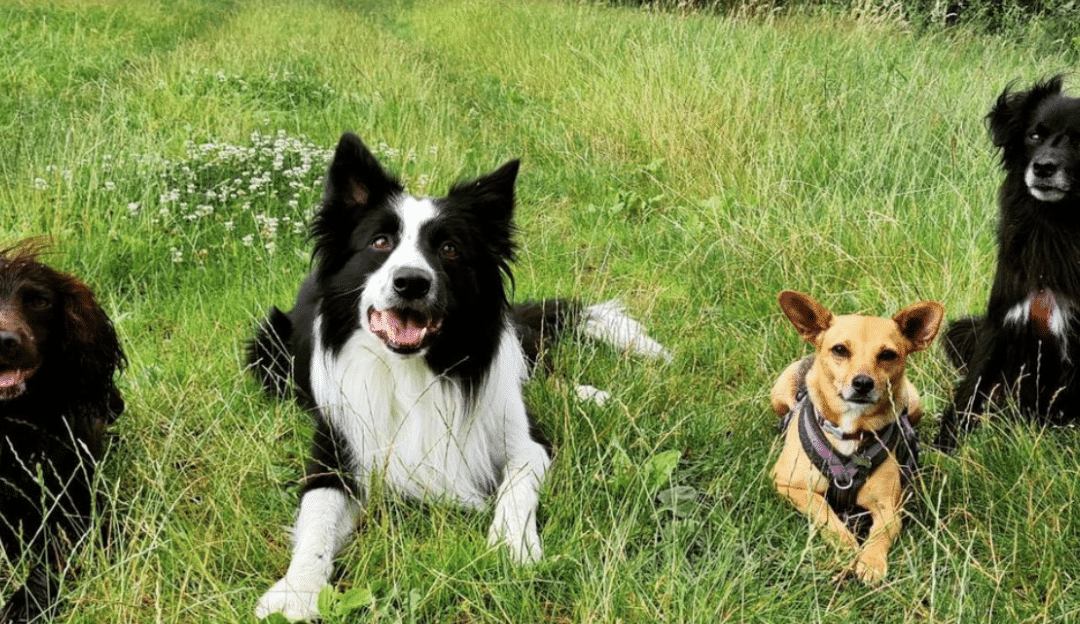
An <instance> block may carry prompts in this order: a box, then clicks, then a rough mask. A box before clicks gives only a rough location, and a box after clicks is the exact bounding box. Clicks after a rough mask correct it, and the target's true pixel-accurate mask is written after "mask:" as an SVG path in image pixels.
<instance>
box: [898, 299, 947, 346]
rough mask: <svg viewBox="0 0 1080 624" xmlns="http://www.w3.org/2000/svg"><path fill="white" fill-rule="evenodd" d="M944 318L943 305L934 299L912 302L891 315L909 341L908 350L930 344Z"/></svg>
mask: <svg viewBox="0 0 1080 624" xmlns="http://www.w3.org/2000/svg"><path fill="white" fill-rule="evenodd" d="M944 318H945V306H943V305H941V304H940V303H938V302H936V301H923V302H921V303H914V304H912V305H909V306H908V307H906V308H904V309H903V310H900V311H899V312H897V313H896V314H895V315H893V321H894V322H895V323H896V325H897V327H899V328H900V333H901V334H903V336H904V338H907V339H908V341H909V342H910V343H911V349H910V352H915V351H922V350H923V349H925V348H926V347H929V346H930V343H931V342H933V341H934V338H935V337H936V336H937V334H938V329H940V328H941V321H942V319H944Z"/></svg>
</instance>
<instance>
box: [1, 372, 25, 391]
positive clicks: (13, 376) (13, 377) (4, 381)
mask: <svg viewBox="0 0 1080 624" xmlns="http://www.w3.org/2000/svg"><path fill="white" fill-rule="evenodd" d="M20 381H22V371H18V370H9V371H4V372H2V373H0V388H10V387H12V386H15V385H17V384H18V383H19V382H20Z"/></svg>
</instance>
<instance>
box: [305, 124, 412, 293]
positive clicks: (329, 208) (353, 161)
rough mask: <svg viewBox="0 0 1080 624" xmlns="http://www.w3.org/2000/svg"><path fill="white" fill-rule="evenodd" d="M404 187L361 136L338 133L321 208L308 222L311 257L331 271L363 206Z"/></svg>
mask: <svg viewBox="0 0 1080 624" xmlns="http://www.w3.org/2000/svg"><path fill="white" fill-rule="evenodd" d="M404 191H405V189H404V187H402V186H401V183H400V182H398V180H397V178H394V177H392V176H390V175H388V174H387V173H386V172H385V171H383V168H382V167H380V166H379V161H377V160H375V156H374V155H372V153H371V152H370V151H369V150H368V148H367V147H365V146H364V143H363V142H362V141H361V140H360V137H358V136H356V135H355V134H353V133H351V132H346V133H345V134H343V135H341V140H340V141H338V146H337V150H336V151H335V152H334V160H333V161H332V162H331V163H330V170H329V171H328V172H327V174H326V188H325V190H324V191H323V200H322V208H321V209H320V210H319V212H318V213H317V214H316V215H315V218H314V219H313V220H312V222H311V238H312V239H314V240H315V249H314V250H313V251H312V257H313V258H315V259H318V261H319V265H320V269H321V270H322V271H331V272H332V271H335V270H337V268H338V267H340V266H341V264H342V263H344V261H345V258H346V257H347V254H348V253H349V249H350V238H351V237H352V233H353V230H354V229H356V224H357V223H358V222H359V220H360V218H361V216H362V215H363V214H364V210H365V209H366V208H368V207H370V206H378V205H380V204H381V203H382V202H384V201H386V199H387V197H389V196H390V195H392V194H394V193H403V192H404Z"/></svg>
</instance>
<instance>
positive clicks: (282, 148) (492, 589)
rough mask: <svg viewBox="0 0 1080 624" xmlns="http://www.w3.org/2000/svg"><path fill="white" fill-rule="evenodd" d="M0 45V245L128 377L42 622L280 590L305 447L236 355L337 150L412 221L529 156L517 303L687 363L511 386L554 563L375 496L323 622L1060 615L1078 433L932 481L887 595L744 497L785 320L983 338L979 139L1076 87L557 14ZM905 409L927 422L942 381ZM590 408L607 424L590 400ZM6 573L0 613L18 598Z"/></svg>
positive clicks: (935, 377) (43, 31) (222, 19)
mask: <svg viewBox="0 0 1080 624" xmlns="http://www.w3.org/2000/svg"><path fill="white" fill-rule="evenodd" d="M0 22H3V23H4V24H5V28H4V29H3V32H0V61H2V62H0V144H3V145H5V146H6V148H7V149H6V153H5V158H3V159H0V204H2V205H3V206H4V207H5V218H4V219H3V220H0V240H11V241H13V240H17V239H20V238H23V237H26V236H36V235H47V236H50V237H52V239H53V240H54V252H53V253H51V254H50V255H49V256H48V260H49V261H50V262H51V263H52V264H54V265H56V266H58V267H60V268H62V269H64V270H68V271H72V272H74V273H77V274H78V275H80V276H82V277H83V278H84V279H86V280H87V281H88V282H90V283H91V284H92V285H93V286H94V288H95V289H96V291H97V292H98V293H99V296H100V298H101V299H102V301H103V303H104V305H105V307H106V309H107V310H108V311H109V313H110V314H111V316H112V317H113V318H114V320H115V321H116V325H117V328H118V331H119V333H120V335H121V338H122V340H123V343H124V345H125V348H126V350H127V353H128V357H129V359H130V366H129V368H128V369H127V371H125V373H124V375H123V376H122V378H121V380H120V383H121V386H122V388H123V391H124V394H125V397H126V399H127V402H128V411H127V412H126V413H125V414H124V416H123V418H122V419H121V420H120V421H119V422H118V423H117V426H116V428H115V433H116V440H115V444H113V445H112V450H111V451H110V454H109V456H108V457H107V459H106V462H105V464H104V468H103V471H102V473H103V474H102V482H103V487H104V488H106V489H108V490H109V491H111V492H112V493H113V494H112V496H111V497H110V500H109V503H108V505H107V506H106V508H105V509H104V510H103V512H102V513H103V515H104V516H105V517H106V518H107V519H108V520H109V521H110V522H113V523H115V524H116V525H117V526H118V527H119V532H118V535H119V536H120V538H119V539H117V540H115V541H114V542H113V544H112V545H111V546H110V547H108V548H107V549H106V548H103V547H100V546H91V547H89V548H87V549H86V550H85V551H83V552H81V553H80V554H79V555H78V556H77V563H78V565H79V567H80V568H81V574H80V576H79V580H78V581H77V582H75V583H74V584H72V586H71V587H70V610H69V613H68V615H67V616H66V617H65V618H64V619H63V620H62V621H63V622H66V623H76V622H79V623H81V622H95V623H96V622H138V623H144V622H250V621H254V616H253V615H252V611H253V608H254V604H255V601H256V600H257V598H258V596H259V595H261V592H263V591H264V590H265V589H266V588H267V587H269V585H270V584H271V583H272V582H273V581H275V580H276V579H277V578H278V577H279V576H280V575H281V574H282V573H283V572H284V570H285V567H286V566H287V563H288V558H289V545H288V537H287V534H286V532H285V530H284V529H283V527H284V526H287V525H289V524H290V523H291V521H292V514H293V513H294V511H295V508H296V504H297V491H296V482H297V479H298V478H299V476H300V474H301V471H302V467H303V463H304V460H305V457H306V453H307V450H306V445H307V439H308V436H309V435H310V425H309V424H308V422H307V417H306V416H305V415H304V414H303V413H302V412H301V411H300V410H298V409H297V408H295V407H294V406H292V405H289V404H284V403H276V402H273V401H270V400H267V399H265V398H263V397H262V396H261V395H260V393H259V392H258V391H257V388H256V384H255V383H254V382H253V381H252V380H251V379H250V378H249V377H248V376H247V375H245V374H244V370H243V369H244V365H243V355H242V351H243V342H244V340H245V339H246V338H247V337H248V336H250V334H251V329H252V327H253V325H254V324H255V323H256V322H257V320H258V319H259V318H260V316H261V315H262V313H263V311H264V310H265V309H266V308H267V307H268V306H269V305H272V304H276V305H279V306H288V305H289V304H290V303H291V301H292V297H293V295H294V293H295V290H296V287H297V285H298V284H299V282H300V280H301V279H302V277H303V276H304V274H305V273H306V271H307V267H308V251H309V244H308V242H307V241H306V240H305V238H304V235H303V227H304V225H305V223H306V221H307V219H308V218H309V217H310V214H311V209H312V208H313V206H314V205H315V204H316V202H317V200H318V197H319V193H320V186H319V184H320V180H321V176H322V171H323V168H324V166H325V159H326V157H327V151H326V150H328V149H330V148H332V147H333V145H334V144H335V142H336V140H337V137H338V136H339V134H340V133H341V132H342V131H343V130H346V129H352V130H355V131H357V132H358V133H359V134H360V135H361V136H362V137H363V138H364V139H365V140H366V141H367V142H368V144H369V145H370V146H372V147H373V148H374V149H376V151H377V152H378V155H379V157H380V158H381V160H382V161H383V162H384V163H385V164H386V165H387V167H388V168H390V169H392V170H394V171H398V172H400V173H401V174H402V175H403V177H404V179H405V181H406V183H407V185H408V186H409V187H410V188H411V189H412V190H413V191H414V192H418V193H431V194H440V193H443V192H445V191H446V189H447V188H448V186H449V185H450V184H451V183H452V182H453V181H454V180H456V179H458V178H460V177H466V176H473V175H476V174H479V173H482V172H485V171H488V170H491V169H492V168H494V167H495V166H497V165H498V164H500V163H501V162H503V161H505V160H507V159H510V158H515V157H521V158H522V159H523V168H522V173H521V176H520V179H519V187H518V191H519V202H518V211H517V222H518V225H519V227H520V236H519V240H520V242H521V243H522V253H521V258H520V261H519V262H518V263H517V265H516V267H515V274H516V283H517V292H516V297H517V298H518V299H524V298H529V297H537V296H552V295H569V296H576V297H580V298H582V299H584V300H587V301H600V300H604V299H606V298H610V297H616V296H617V297H619V298H621V299H623V300H624V301H625V302H626V303H627V304H628V306H629V308H630V310H631V311H632V312H633V314H634V315H635V316H637V317H638V318H641V319H643V320H644V321H645V324H646V325H647V326H648V327H649V328H650V330H651V331H652V332H653V334H654V335H655V336H657V337H658V338H659V339H660V340H661V341H662V342H664V343H665V344H666V345H668V346H670V347H671V348H672V349H673V350H674V351H675V352H676V353H677V357H676V360H675V362H674V363H673V364H671V365H663V364H659V363H653V362H642V361H638V360H634V359H628V358H623V357H619V356H618V355H617V354H613V353H611V352H608V351H605V350H603V349H597V348H594V347H592V346H591V345H569V346H567V347H566V348H563V349H561V350H560V352H559V353H558V354H557V358H556V361H557V370H558V373H557V374H556V375H554V376H553V377H551V378H548V379H541V380H537V381H535V382H533V383H532V384H531V385H530V386H529V387H528V390H527V396H528V400H529V403H530V405H531V406H532V408H533V411H534V412H535V415H536V416H537V417H538V419H539V420H540V421H541V423H542V426H543V428H544V430H545V431H546V432H547V433H548V435H549V437H550V438H551V439H552V440H554V442H555V447H556V461H555V464H554V466H553V469H552V471H551V472H550V476H549V478H548V480H547V483H546V486H545V491H544V496H543V508H542V512H541V513H542V517H541V520H542V538H543V540H544V544H545V554H546V558H545V560H544V561H543V562H542V563H540V564H538V565H536V566H534V567H531V568H528V569H523V570H519V569H514V568H512V567H511V566H510V565H509V563H508V561H507V560H506V558H505V556H503V555H500V554H498V553H490V552H488V551H487V550H486V548H485V537H486V526H487V523H488V522H489V521H490V518H489V516H488V515H486V514H471V513H467V512H464V511H460V510H456V509H453V508H445V507H440V506H421V505H416V504H412V503H408V502H401V501H396V500H394V499H393V498H392V497H391V496H389V495H383V494H377V495H376V496H375V497H374V500H373V502H372V504H371V507H370V509H369V510H368V515H367V516H366V518H365V519H364V521H363V522H362V525H361V528H360V530H359V532H358V534H357V539H356V540H355V541H354V543H353V544H351V545H350V546H349V547H348V548H347V549H346V551H345V552H344V553H343V554H342V556H341V558H340V561H339V564H338V569H339V577H338V578H337V579H336V582H335V589H336V591H337V593H336V594H335V595H334V596H328V597H327V602H328V610H329V611H330V612H332V613H337V614H338V615H330V617H328V621H330V622H346V621H347V622H367V621H371V622H657V621H660V622H714V621H755V622H756V621H761V622H806V621H825V622H847V621H859V622H983V621H988V620H993V621H995V622H1067V621H1071V620H1074V619H1076V617H1077V615H1078V612H1080V599H1078V598H1077V597H1076V596H1077V595H1078V594H1077V591H1076V590H1077V587H1076V584H1077V577H1076V573H1075V571H1076V570H1078V569H1080V560H1078V555H1077V553H1078V552H1080V548H1078V546H1080V512H1078V511H1076V510H1075V507H1076V502H1077V494H1078V493H1077V487H1078V486H1077V483H1080V479H1078V478H1077V476H1078V475H1077V472H1078V467H1080V459H1078V458H1077V454H1076V451H1075V449H1076V448H1077V446H1078V445H1077V442H1078V440H1077V436H1078V434H1077V433H1076V431H1074V430H1072V429H1049V430H1043V429H1040V428H1038V427H1034V426H1029V425H1020V426H1017V425H1013V424H1009V423H1007V422H1004V421H1002V422H995V423H991V424H990V425H989V426H986V427H984V428H982V429H981V430H980V431H979V432H977V433H976V434H975V435H973V436H972V437H971V438H970V440H969V443H968V444H967V445H966V446H965V447H964V448H963V449H962V450H961V451H960V453H959V454H957V455H956V456H954V457H942V456H938V455H933V454H931V455H928V456H927V457H926V462H925V463H926V467H925V469H924V471H923V472H922V476H921V483H920V487H919V490H918V494H917V501H916V504H914V505H913V506H912V508H911V518H910V521H909V522H908V523H907V525H906V528H905V531H904V532H903V534H902V536H901V538H900V540H899V541H898V543H897V544H896V545H895V547H894V549H893V552H892V555H891V557H890V563H891V572H890V577H889V580H888V582H887V583H886V584H884V585H883V586H880V587H876V588H867V587H865V586H862V585H860V584H859V583H856V582H840V583H838V582H835V581H834V580H833V576H834V574H835V573H836V571H837V570H838V569H840V568H841V567H842V566H843V565H845V564H846V563H849V562H850V557H849V556H848V554H847V553H844V552H841V551H838V550H836V549H835V548H833V547H831V546H830V545H828V544H827V543H826V542H825V541H824V540H823V539H821V538H820V537H819V536H814V535H811V533H810V531H809V530H808V527H807V524H806V521H805V519H803V518H802V517H800V516H798V515H797V514H796V513H795V512H794V511H793V510H791V509H790V508H789V506H788V505H786V504H785V503H784V502H783V501H781V500H780V499H779V498H778V497H777V496H776V495H775V494H774V492H773V489H772V486H771V483H770V481H769V480H768V478H767V470H768V468H769V467H770V466H771V463H772V461H773V460H774V457H775V454H776V451H777V448H778V447H777V439H776V435H775V427H774V418H773V417H772V416H771V415H770V413H769V410H768V407H767V392H768V389H769V387H770V386H771V384H772V382H773V380H774V379H775V377H776V376H777V375H778V374H779V372H780V371H781V370H782V369H783V367H784V366H785V365H786V364H787V363H788V362H790V361H791V360H794V359H795V358H797V357H800V356H801V355H803V354H805V353H806V352H807V349H806V347H805V346H804V345H802V344H801V343H800V342H799V340H798V338H797V336H796V334H795V332H794V331H793V329H792V328H791V327H790V326H789V325H788V324H787V322H786V321H785V320H784V319H783V317H782V315H781V314H779V310H778V307H777V305H776V303H775V301H776V300H775V297H776V293H777V292H778V291H780V290H782V289H785V288H793V289H799V290H803V291H806V292H809V293H812V294H813V295H814V296H815V297H817V298H819V299H820V300H821V301H822V302H823V303H825V304H826V305H828V306H831V307H833V308H834V309H836V310H838V311H842V312H862V313H875V314H892V313H893V312H895V311H896V310H898V309H900V308H901V307H903V306H904V305H906V304H908V303H911V302H914V301H916V300H920V299H936V300H940V301H942V302H944V304H945V305H946V308H947V310H948V314H949V316H950V317H956V316H960V315H962V314H965V313H969V312H976V311H978V310H980V309H981V307H982V306H983V305H984V300H985V296H986V292H987V290H988V287H989V276H990V274H991V272H992V269H993V240H992V237H993V227H994V214H995V209H994V197H995V189H996V186H997V183H998V180H999V174H998V173H997V172H996V171H995V163H994V160H995V155H994V154H993V153H992V151H991V148H990V146H989V140H988V138H987V136H986V133H985V130H984V128H983V125H982V117H983V115H984V114H985V113H986V111H987V110H988V108H989V105H990V103H991V102H992V101H993V98H994V97H996V95H997V94H998V93H999V92H1000V90H1001V89H1002V88H1004V86H1005V85H1006V84H1007V83H1008V82H1009V81H1011V80H1013V79H1020V80H1021V84H1023V83H1025V82H1030V81H1033V80H1034V79H1036V78H1039V77H1042V76H1045V75H1048V74H1050V73H1053V72H1057V71H1061V70H1068V69H1069V68H1071V67H1073V66H1075V57H1074V55H1072V54H1071V53H1068V52H1060V53H1055V52H1052V51H1049V52H1047V51H1046V50H1047V49H1048V46H1027V45H1024V42H1023V41H1021V42H1014V41H1012V40H1007V39H997V38H992V37H988V36H985V35H980V34H978V33H976V32H975V31H967V30H964V29H954V30H950V31H943V32H928V33H922V34H920V35H918V36H916V35H913V34H911V33H910V32H909V31H908V29H906V28H905V27H904V26H903V24H901V23H900V22H898V21H897V19H895V18H894V17H893V16H890V15H888V14H887V13H875V12H873V11H862V12H861V13H860V14H859V16H857V17H855V16H851V15H846V14H838V13H836V12H826V11H805V12H803V13H796V14H789V15H785V16H772V17H765V18H760V19H737V18H734V19H726V18H720V17H717V16H709V15H695V14H693V13H681V14H680V13H660V12H650V11H644V12H643V11H636V10H630V9H624V8H612V7H608V6H600V5H597V4H591V3H572V2H531V3H517V2H509V1H499V0H493V1H483V0H455V1H447V2H434V1H430V2H428V1H421V0H417V1H416V2H404V1H401V2H391V3H378V2H351V3H349V2H335V1H323V2H317V1H314V0H309V1H305V0H280V1H276V2H274V1H265V2H246V3H239V2H204V1H202V0H185V1H182V2H176V3H164V2H139V3H136V2H126V1H124V0H97V1H95V2H89V3H87V2H76V1H73V0H19V1H16V2H14V3H7V4H5V5H4V6H3V7H0ZM1033 50H1037V51H1033ZM911 376H912V378H913V379H914V381H915V382H916V384H917V385H918V387H919V388H920V389H921V390H922V392H923V394H924V396H925V398H926V401H927V403H928V405H929V407H930V410H931V412H933V411H940V410H941V409H942V408H943V407H944V405H945V402H946V401H947V398H948V393H949V392H950V388H951V385H952V383H953V381H954V377H955V375H954V373H953V372H952V371H951V370H950V369H949V368H948V367H947V365H946V363H945V362H944V358H943V356H942V355H941V352H940V351H939V350H938V349H936V348H935V349H932V350H931V351H930V352H928V353H923V354H919V355H917V356H915V357H914V358H913V361H912V366H911ZM579 382H580V383H591V384H593V385H596V386H600V387H603V388H604V389H607V390H609V391H611V392H612V393H613V395H614V397H615V399H616V400H615V401H614V402H613V403H611V404H609V405H606V406H604V407H596V406H590V405H585V404H581V403H579V402H577V401H576V400H575V399H574V398H573V397H572V392H571V388H572V386H573V384H574V383H579ZM934 432H935V426H934V423H933V422H926V423H924V424H923V425H922V428H921V434H922V435H923V437H924V438H930V437H931V436H932V435H933V434H934ZM0 570H2V571H3V572H2V573H3V574H4V576H3V577H0V592H4V593H6V592H7V591H10V589H11V588H12V587H13V585H14V583H15V582H17V581H18V575H19V567H18V566H17V565H16V566H15V567H14V568H12V567H10V566H9V567H5V568H0ZM335 600H336V601H337V602H336V603H335V602H334V601H335Z"/></svg>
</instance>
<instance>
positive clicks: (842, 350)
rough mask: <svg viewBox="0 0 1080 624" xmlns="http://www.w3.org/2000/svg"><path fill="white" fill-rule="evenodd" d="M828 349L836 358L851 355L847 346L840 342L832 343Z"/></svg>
mask: <svg viewBox="0 0 1080 624" xmlns="http://www.w3.org/2000/svg"><path fill="white" fill-rule="evenodd" d="M829 351H830V352H832V354H833V355H835V356H836V357H838V358H846V357H851V351H848V348H847V347H845V346H844V345H842V344H838V345H833V348H832V349H829Z"/></svg>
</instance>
